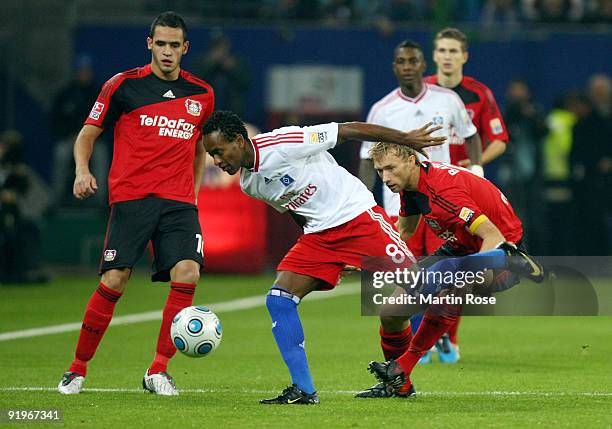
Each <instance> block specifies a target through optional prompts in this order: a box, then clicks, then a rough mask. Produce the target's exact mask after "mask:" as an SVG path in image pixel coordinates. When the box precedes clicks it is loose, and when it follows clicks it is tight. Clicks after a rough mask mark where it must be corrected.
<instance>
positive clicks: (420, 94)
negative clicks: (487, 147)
mask: <svg viewBox="0 0 612 429" xmlns="http://www.w3.org/2000/svg"><path fill="white" fill-rule="evenodd" d="M426 68H427V65H426V63H425V59H424V56H423V48H422V47H421V46H420V45H419V44H418V43H416V42H413V41H411V40H404V41H403V42H401V43H400V44H398V45H397V47H396V48H395V51H394V58H393V73H394V75H395V77H396V78H397V82H398V84H399V87H398V88H395V89H394V90H393V91H391V92H390V93H389V94H387V95H386V96H385V97H383V98H382V99H381V100H379V101H378V102H377V103H375V104H374V105H373V106H372V108H371V109H370V112H369V113H368V118H367V122H368V123H372V124H378V125H383V126H386V127H389V128H394V129H398V130H407V129H415V128H420V127H422V126H423V125H424V124H426V123H428V122H432V123H433V124H434V125H441V126H442V129H441V130H440V131H438V132H437V133H436V134H435V135H444V136H446V137H447V140H446V142H445V143H444V144H443V145H440V146H434V147H430V148H427V149H425V151H426V152H427V154H428V157H429V159H430V160H431V161H439V162H446V163H450V162H451V159H450V149H449V144H450V143H451V142H454V141H458V142H462V141H465V144H466V147H467V150H468V156H469V158H470V160H471V161H472V168H473V172H476V173H477V174H479V175H480V176H482V173H481V172H482V167H481V166H480V164H481V160H482V148H481V145H480V137H479V136H478V133H477V130H476V127H474V125H473V124H472V121H471V119H470V117H469V115H468V113H467V111H466V109H465V105H464V104H463V102H462V101H461V99H460V98H459V96H458V95H457V94H456V93H455V92H453V91H451V90H449V89H446V88H442V87H439V86H436V85H430V84H427V83H425V81H424V80H423V73H425V70H426ZM374 143H375V142H370V141H364V142H363V144H362V145H361V151H360V157H361V164H360V167H359V176H360V178H361V180H362V181H363V182H364V183H365V184H366V186H367V187H368V188H369V189H370V190H371V189H373V187H374V180H375V178H376V172H375V170H374V165H373V163H372V160H371V159H370V155H369V150H370V148H371V147H372V145H373V144H374ZM383 207H384V208H385V211H386V212H387V214H388V215H389V216H391V217H392V218H397V216H398V213H399V207H400V204H399V197H398V194H395V193H393V192H391V191H390V190H389V189H388V188H387V187H383ZM437 247H438V246H436V247H435V248H437Z"/></svg>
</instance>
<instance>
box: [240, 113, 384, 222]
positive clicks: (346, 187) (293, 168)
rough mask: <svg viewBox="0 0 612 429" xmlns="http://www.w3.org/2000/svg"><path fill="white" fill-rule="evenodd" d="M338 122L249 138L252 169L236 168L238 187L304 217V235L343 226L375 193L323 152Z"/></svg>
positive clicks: (332, 141) (366, 206) (335, 137)
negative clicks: (251, 145)
mask: <svg viewBox="0 0 612 429" xmlns="http://www.w3.org/2000/svg"><path fill="white" fill-rule="evenodd" d="M337 140H338V124H337V123H331V124H324V125H316V126H312V127H295V126H293V127H284V128H279V129H276V130H274V131H272V132H269V133H263V134H258V135H256V136H255V137H253V138H252V139H251V142H252V144H253V149H254V151H255V163H254V166H253V168H252V169H246V168H243V169H242V170H241V171H240V187H241V188H242V191H243V192H244V193H245V194H247V195H250V196H251V197H254V198H257V199H259V200H262V201H265V202H266V203H268V204H269V205H271V206H272V207H274V208H275V209H276V210H278V211H279V212H281V213H282V212H285V211H287V210H291V211H292V212H294V213H296V214H298V215H300V216H303V217H304V218H305V220H306V224H305V225H304V233H306V234H308V233H313V232H318V231H322V230H324V229H328V228H332V227H334V226H338V225H342V224H343V223H346V222H348V221H349V220H351V219H354V218H356V217H357V216H359V215H360V214H361V213H363V212H365V211H366V210H368V209H369V208H372V207H374V206H375V205H376V202H375V201H374V196H373V195H372V193H371V192H370V191H368V189H367V188H366V187H365V185H364V184H363V183H362V182H361V181H360V180H359V179H358V178H357V177H355V176H353V175H352V174H350V173H349V172H348V171H346V170H345V169H344V168H343V167H341V166H339V165H338V163H337V162H336V160H335V159H334V157H333V156H331V154H329V153H328V152H327V151H328V150H329V149H331V148H333V147H334V146H335V145H336V142H337Z"/></svg>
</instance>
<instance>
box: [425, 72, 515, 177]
mask: <svg viewBox="0 0 612 429" xmlns="http://www.w3.org/2000/svg"><path fill="white" fill-rule="evenodd" d="M425 82H427V83H431V84H434V85H439V83H438V77H437V76H436V75H433V76H427V77H426V78H425ZM449 89H451V90H453V91H455V92H456V93H457V95H458V96H459V98H461V101H463V104H465V108H466V109H467V112H468V114H469V115H470V117H471V118H472V123H473V124H474V125H475V126H476V129H477V130H478V134H479V135H480V140H481V142H482V149H483V150H484V149H485V148H486V147H487V145H488V144H489V143H490V142H492V141H494V140H501V141H503V142H506V143H508V131H507V129H506V124H504V120H503V118H502V115H501V113H500V112H499V107H498V106H497V102H496V101H495V97H494V96H493V93H492V92H491V90H490V89H489V87H487V86H486V85H485V84H484V83H482V82H479V81H477V80H476V79H474V78H471V77H469V76H463V79H462V80H461V83H460V84H459V85H457V86H456V87H454V88H449ZM450 155H451V164H455V165H456V164H457V163H458V162H459V161H462V160H464V159H468V158H469V157H468V154H467V150H466V147H465V143H463V141H462V140H456V139H455V140H451V141H450Z"/></svg>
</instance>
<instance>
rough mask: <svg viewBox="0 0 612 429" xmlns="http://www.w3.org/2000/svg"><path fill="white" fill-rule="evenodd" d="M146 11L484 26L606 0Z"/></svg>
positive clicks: (248, 0) (320, 1) (425, 0)
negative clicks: (445, 21) (476, 24)
mask: <svg viewBox="0 0 612 429" xmlns="http://www.w3.org/2000/svg"><path fill="white" fill-rule="evenodd" d="M144 6H145V7H146V8H149V9H150V10H164V9H173V8H174V9H181V10H190V11H191V12H193V13H197V14H201V15H202V16H204V17H206V18H228V17H229V18H245V19H251V20H260V21H274V20H287V19H291V20H301V21H316V22H320V23H325V24H328V25H334V24H343V23H348V22H353V23H355V22H358V23H375V24H377V25H380V26H388V25H389V24H390V23H391V22H394V21H424V22H433V21H440V20H441V19H443V20H450V21H456V22H457V21H458V22H471V23H476V22H481V23H482V24H484V25H491V26H493V25H495V26H498V25H500V24H501V25H508V26H515V25H518V24H540V23H571V22H573V23H580V22H582V23H610V22H612V1H610V0H463V1H440V0H263V1H253V0H235V1H232V2H225V1H206V2H192V1H188V0H150V1H147V2H146V3H145V5H144Z"/></svg>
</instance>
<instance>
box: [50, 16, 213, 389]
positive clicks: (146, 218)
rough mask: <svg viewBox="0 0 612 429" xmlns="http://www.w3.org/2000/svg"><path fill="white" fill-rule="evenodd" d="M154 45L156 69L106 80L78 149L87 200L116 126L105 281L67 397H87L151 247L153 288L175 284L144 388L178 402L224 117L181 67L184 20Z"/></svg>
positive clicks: (158, 26) (161, 31)
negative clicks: (179, 348)
mask: <svg viewBox="0 0 612 429" xmlns="http://www.w3.org/2000/svg"><path fill="white" fill-rule="evenodd" d="M147 46H148V49H149V50H150V51H151V63H150V64H148V65H146V66H144V67H140V68H135V69H132V70H129V71H126V72H123V73H119V74H117V75H115V76H114V77H113V78H111V79H110V80H109V81H108V82H106V84H105V85H104V86H103V87H102V91H101V92H100V95H99V96H98V99H97V101H96V102H95V104H94V106H93V108H92V109H91V112H90V114H89V117H88V118H87V119H86V121H85V125H84V126H83V128H82V129H81V132H80V133H79V135H78V137H77V139H76V142H75V144H74V158H75V162H76V178H75V180H74V189H73V191H74V195H75V197H76V198H78V199H83V198H87V197H90V196H91V195H93V194H94V193H95V192H96V189H97V184H96V179H95V177H94V176H93V175H92V174H91V172H90V170H89V160H90V158H91V154H92V148H93V145H94V143H95V141H96V139H97V138H98V137H99V136H100V134H101V133H102V131H103V130H104V129H105V128H107V127H113V126H114V155H113V162H112V165H111V170H110V173H109V178H108V184H109V186H108V188H109V203H110V208H111V210H110V217H109V221H108V229H107V231H106V238H105V242H104V250H103V253H102V261H101V264H100V274H101V276H102V278H101V280H100V283H99V285H98V288H97V290H96V291H95V292H94V293H93V295H92V296H91V298H90V300H89V302H88V303H87V307H86V309H85V316H84V319H83V325H82V328H81V332H80V335H79V341H78V343H77V347H76V353H75V358H74V360H73V362H72V365H70V368H69V369H68V372H66V373H65V374H64V376H63V377H62V380H61V381H60V384H59V386H58V390H59V391H60V393H63V394H77V393H80V391H81V387H82V385H83V382H84V380H85V376H86V375H87V364H88V362H89V361H90V360H91V358H92V357H93V355H94V353H95V351H96V348H97V347H98V344H99V343H100V340H101V339H102V336H103V335H104V332H105V331H106V328H107V327H108V325H109V323H110V321H111V318H112V316H113V311H114V308H115V304H116V303H117V301H118V300H119V298H120V297H121V295H122V293H123V291H124V290H125V287H126V285H127V282H128V279H129V277H130V274H131V271H132V267H133V266H134V264H135V263H136V261H137V260H138V259H139V258H140V256H141V255H142V253H143V251H144V250H145V248H146V246H147V244H148V242H149V241H151V242H152V244H153V251H154V255H155V258H154V261H153V270H152V271H153V274H152V280H153V281H163V282H167V281H170V282H171V286H170V293H169V295H168V299H167V301H166V304H165V306H164V310H163V319H162V324H161V329H160V332H159V338H158V340H157V352H156V354H155V358H154V359H153V363H152V364H151V366H150V367H149V368H148V370H147V371H146V372H145V375H144V379H143V387H144V389H145V390H148V391H150V392H152V393H156V394H158V395H177V394H178V391H177V390H176V387H175V385H174V380H173V379H172V377H170V376H169V375H168V373H167V366H168V361H169V360H170V359H171V358H172V356H173V355H174V354H175V353H176V348H175V347H174V345H173V344H172V340H171V338H170V325H171V323H172V318H173V317H174V315H175V314H176V313H177V312H178V311H179V310H181V309H182V308H184V307H188V306H190V305H191V304H192V301H193V295H194V292H195V288H196V283H197V281H198V280H199V277H200V269H201V267H202V265H203V252H202V233H201V230H200V225H199V222H198V213H197V207H196V195H197V194H198V191H199V187H200V178H201V176H202V174H203V170H204V155H205V152H204V146H203V143H202V138H201V137H202V132H201V126H202V124H203V122H204V121H205V120H206V119H208V117H209V116H210V115H211V113H212V111H213V109H214V94H213V90H212V88H211V87H210V86H209V85H208V84H207V83H206V82H204V81H202V80H200V79H198V78H197V77H195V76H193V75H192V74H190V73H188V72H186V71H184V70H181V68H180V63H181V59H182V57H183V55H184V54H186V53H187V50H188V49H189V42H188V39H187V28H186V26H185V22H184V21H183V19H182V18H181V16H179V15H178V14H176V13H174V12H164V13H162V14H161V15H159V16H158V17H157V18H156V19H155V20H154V21H153V23H152V25H151V29H150V32H149V37H148V38H147Z"/></svg>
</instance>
